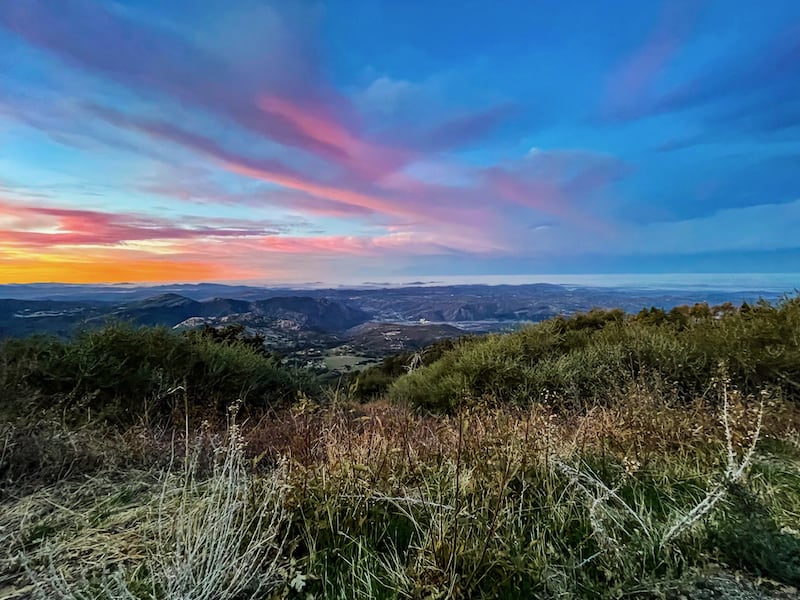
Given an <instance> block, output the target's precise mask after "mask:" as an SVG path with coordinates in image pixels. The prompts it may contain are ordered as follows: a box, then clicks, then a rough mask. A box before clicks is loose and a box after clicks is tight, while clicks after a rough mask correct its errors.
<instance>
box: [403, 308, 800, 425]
mask: <svg viewBox="0 0 800 600" xmlns="http://www.w3.org/2000/svg"><path fill="white" fill-rule="evenodd" d="M720 363H724V364H725V365H726V368H727V371H728V375H729V376H730V377H731V380H732V382H733V383H734V385H735V386H737V387H738V388H739V389H740V390H742V391H743V392H744V393H745V394H749V393H756V392H757V391H758V390H760V389H764V388H774V389H776V390H777V391H778V392H780V394H781V395H782V396H784V397H786V398H788V399H790V400H793V401H798V400H800V297H798V298H793V299H785V300H783V301H782V302H779V303H778V304H776V305H771V304H769V303H767V302H759V303H758V304H756V305H754V306H751V305H747V304H745V305H743V306H742V307H741V308H740V309H739V310H736V309H735V308H733V307H731V306H727V305H723V306H720V307H708V305H703V304H699V305H695V306H694V307H678V308H676V309H673V310H672V311H670V312H669V313H667V312H664V311H662V310H660V309H650V310H645V311H642V312H640V313H639V314H638V315H635V316H627V317H626V316H625V315H624V314H623V313H622V312H621V311H618V310H614V311H608V312H604V311H598V310H593V311H591V312H589V313H587V314H585V315H576V316H575V317H573V318H571V319H565V318H563V317H558V318H555V319H551V320H550V321H546V322H543V323H539V324H536V325H532V326H529V327H526V328H524V329H522V330H520V331H517V332H514V333H509V334H497V335H490V336H486V337H484V338H481V339H478V340H473V341H472V342H471V343H469V344H460V345H456V346H455V347H453V348H452V349H451V350H449V351H447V352H444V353H443V354H442V356H441V358H440V359H439V360H437V361H435V362H433V363H429V364H427V365H426V366H423V367H422V368H420V369H418V370H417V371H415V372H413V373H410V374H407V375H403V376H401V377H399V378H398V379H397V380H396V381H395V382H394V383H393V384H392V385H391V387H390V388H389V395H390V397H391V398H393V399H395V400H400V401H408V402H411V403H412V404H415V405H418V406H422V407H425V408H428V409H433V410H452V409H453V408H455V407H456V406H458V405H459V404H461V403H463V402H464V400H465V399H466V400H468V401H473V400H480V399H489V400H492V401H498V402H517V403H527V402H530V401H536V400H539V399H542V398H550V399H556V401H558V402H560V403H563V404H567V405H580V404H584V405H585V404H593V403H596V402H598V401H600V402H603V401H607V400H609V399H610V398H612V397H613V396H614V394H616V393H618V392H619V391H620V390H621V389H624V388H625V387H627V386H629V385H631V384H632V383H636V384H645V385H649V386H653V385H657V386H667V387H668V388H669V389H670V390H671V392H672V394H673V395H674V396H675V397H676V398H677V399H679V400H682V401H686V402H688V401H691V400H693V399H694V398H697V397H699V396H703V395H705V394H706V392H707V391H708V390H709V389H710V387H711V385H712V382H713V381H712V380H713V377H714V375H715V373H717V371H718V369H717V367H718V365H719V364H720Z"/></svg>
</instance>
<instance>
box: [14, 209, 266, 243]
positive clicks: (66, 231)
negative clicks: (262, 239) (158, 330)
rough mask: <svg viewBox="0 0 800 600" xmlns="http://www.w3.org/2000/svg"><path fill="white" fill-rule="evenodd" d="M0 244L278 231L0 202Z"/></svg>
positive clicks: (226, 221)
mask: <svg viewBox="0 0 800 600" xmlns="http://www.w3.org/2000/svg"><path fill="white" fill-rule="evenodd" d="M0 215H2V216H1V217H0V245H5V246H22V247H27V248H32V247H39V248H47V247H55V246H66V245H115V244H120V243H124V242H141V241H153V240H170V241H176V240H177V241H179V240H196V239H208V238H229V237H253V236H262V235H267V234H274V233H277V232H278V229H276V228H275V227H269V226H265V225H263V224H258V223H254V222H252V221H247V222H236V221H233V220H230V219H223V220H222V222H221V224H220V225H221V226H219V227H213V226H208V225H199V224H198V225H194V226H189V227H176V226H175V225H174V222H173V221H170V220H166V219H157V218H153V217H148V216H143V215H136V214H130V213H109V212H100V211H92V210H76V209H66V208H58V207H42V206H29V205H24V204H19V203H13V202H8V201H4V200H0Z"/></svg>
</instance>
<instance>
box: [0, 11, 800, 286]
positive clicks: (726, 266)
mask: <svg viewBox="0 0 800 600" xmlns="http://www.w3.org/2000/svg"><path fill="white" fill-rule="evenodd" d="M798 231H800V2H797V0H788V1H781V0H764V1H763V2H758V3H756V2H752V1H750V0H746V1H745V0H722V1H710V0H709V1H703V0H691V1H681V0H671V1H666V2H657V1H647V2H642V1H641V0H631V1H621V0H609V1H608V2H586V1H584V0H561V1H559V2H551V1H547V2H545V1H535V0H523V1H517V0H507V1H504V2H489V1H488V0H484V1H480V2H479V1H472V0H463V1H458V2H455V1H452V2H451V1H445V0H440V1H436V2H431V1H421V0H397V1H391V2H390V1H385V2H379V1H377V0H341V1H336V0H331V1H319V2H294V1H292V0H281V1H279V2H274V3H270V2H265V1H249V0H224V1H222V0H171V1H170V2H163V1H161V0H135V1H134V0H130V1H121V0H118V1H112V0H105V1H100V0H96V1H90V0H2V1H0V283H12V282H13V283H26V282H37V281H38V282H41V281H59V282H72V283H89V282H92V283H94V282H123V281H124V282H179V281H185V282H190V281H238V282H260V283H279V282H280V283H286V282H314V281H323V282H329V283H336V282H338V281H381V280H388V279H390V278H415V277H435V276H447V277H459V276H462V277H469V278H471V279H472V280H475V279H476V278H477V280H479V279H480V277H481V276H486V277H489V276H491V277H498V276H509V277H515V276H520V275H524V274H529V273H553V274H569V273H581V274H593V273H650V274H653V273H656V274H657V273H705V272H714V273H742V272H744V273H771V272H772V273H774V272H796V271H800V269H798V268H797V265H800V235H799V234H798V233H797V232H798Z"/></svg>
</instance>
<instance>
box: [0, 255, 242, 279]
mask: <svg viewBox="0 0 800 600" xmlns="http://www.w3.org/2000/svg"><path fill="white" fill-rule="evenodd" d="M246 276H252V273H242V272H235V271H232V270H230V269H229V268H226V267H225V266H223V265H216V264H211V263H204V262H198V261H162V260H148V259H123V260H113V259H109V258H106V259H92V260H85V261H80V260H75V259H71V258H64V259H57V260H49V259H48V260H36V259H12V260H0V284H3V283H42V282H59V283H119V282H131V283H171V282H175V281H209V280H217V281H222V280H226V279H227V280H233V279H244V278H246Z"/></svg>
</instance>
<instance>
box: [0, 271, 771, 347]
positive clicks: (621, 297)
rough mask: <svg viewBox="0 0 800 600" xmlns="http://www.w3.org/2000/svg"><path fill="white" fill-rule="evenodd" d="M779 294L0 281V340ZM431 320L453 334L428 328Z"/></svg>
mask: <svg viewBox="0 0 800 600" xmlns="http://www.w3.org/2000/svg"><path fill="white" fill-rule="evenodd" d="M777 296H778V295H777V294H775V293H774V292H772V293H770V292H760V291H758V290H744V291H741V292H731V291H729V290H724V291H713V290H703V291H687V290H684V291H671V290H640V289H632V288H627V289H626V288H599V287H598V288H588V287H571V286H563V285H553V284H530V285H519V286H512V285H497V286H486V285H455V286H441V287H419V286H409V287H402V288H385V289H375V288H368V289H308V290H289V289H267V288H257V287H249V286H225V285H221V284H205V283H204V284H190V285H168V286H149V287H147V286H144V287H137V286H132V285H105V286H98V285H94V286H92V285H86V286H84V285H63V284H35V285H0V337H9V336H22V335H28V334H32V333H51V334H56V335H61V336H66V335H70V334H72V333H74V332H75V331H76V330H77V329H78V328H80V327H91V326H97V325H100V324H102V323H104V322H107V321H108V320H109V319H121V320H125V321H130V322H133V323H135V324H140V325H164V326H167V327H177V328H187V327H189V328H190V327H198V326H202V325H205V324H208V325H212V326H218V325H224V324H228V323H241V324H243V325H245V326H246V327H248V328H249V329H250V330H252V331H254V332H257V333H260V334H262V335H266V336H267V337H268V338H269V337H270V336H274V337H275V340H276V343H279V342H280V343H284V342H286V341H287V339H288V338H287V336H289V337H291V338H292V339H299V338H300V337H303V338H304V339H309V335H307V334H310V333H313V334H320V335H329V334H336V335H337V337H340V338H346V337H347V335H345V334H346V332H347V331H349V330H353V328H355V327H356V326H359V325H362V324H365V323H385V324H393V325H404V326H420V325H426V328H424V329H420V333H422V332H423V331H427V332H429V335H430V336H434V338H435V339H438V338H439V337H441V336H442V335H456V334H458V332H459V331H463V330H471V331H487V330H492V329H499V328H503V327H507V326H508V325H509V324H514V323H519V322H527V321H541V320H543V319H547V318H550V317H553V316H555V315H558V314H572V313H575V312H579V311H586V310H589V309H591V308H593V307H601V308H616V307H619V308H623V309H625V310H627V311H631V312H632V311H638V310H640V309H641V308H643V307H649V306H660V307H663V308H671V307H672V306H676V305H679V304H692V303H694V302H702V301H706V302H708V303H709V304H720V303H722V302H725V301H731V302H734V303H740V302H742V301H743V300H748V301H754V300H757V299H758V298H760V297H763V298H766V299H769V300H774V299H775V298H776V297H777ZM3 298H5V299H3ZM436 324H439V325H448V326H449V327H450V328H449V329H441V328H438V329H437V328H434V327H432V325H436ZM353 331H356V332H357V331H361V332H362V333H363V332H365V331H367V330H365V329H363V328H362V329H360V330H353ZM403 331H404V333H403V337H404V338H405V337H408V339H409V341H411V340H412V339H414V340H417V341H419V340H418V339H417V338H418V337H419V336H416V335H412V334H411V333H408V330H406V329H403ZM370 332H371V335H373V334H374V332H372V330H371V329H370ZM301 334H302V335H301ZM380 335H381V336H383V334H382V333H381V334H380ZM312 337H313V336H312Z"/></svg>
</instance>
